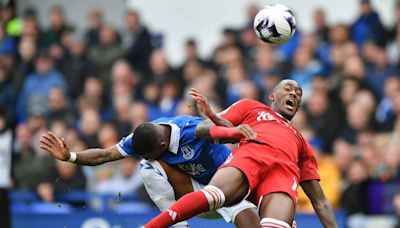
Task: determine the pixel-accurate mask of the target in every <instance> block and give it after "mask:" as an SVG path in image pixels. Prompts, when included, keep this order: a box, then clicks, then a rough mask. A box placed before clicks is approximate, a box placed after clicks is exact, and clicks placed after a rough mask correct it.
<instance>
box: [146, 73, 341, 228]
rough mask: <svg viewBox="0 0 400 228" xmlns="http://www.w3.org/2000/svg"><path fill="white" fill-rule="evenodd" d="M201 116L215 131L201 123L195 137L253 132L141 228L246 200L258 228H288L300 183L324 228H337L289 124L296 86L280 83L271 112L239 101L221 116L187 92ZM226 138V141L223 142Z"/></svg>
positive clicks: (304, 147) (309, 157) (310, 156)
mask: <svg viewBox="0 0 400 228" xmlns="http://www.w3.org/2000/svg"><path fill="white" fill-rule="evenodd" d="M190 94H191V96H192V98H193V99H194V100H195V101H196V104H197V106H198V108H199V110H200V111H201V112H203V113H204V114H205V115H206V116H207V117H209V118H210V120H211V121H213V122H214V123H215V124H216V126H212V127H210V126H209V123H207V122H204V132H201V128H200V130H199V131H200V132H196V134H197V135H202V136H204V135H206V136H207V134H208V135H209V137H210V138H215V136H216V135H217V136H224V135H232V131H233V130H232V128H231V127H229V124H226V122H227V121H228V122H230V123H231V124H233V126H238V125H240V124H248V125H249V126H250V127H251V128H253V130H254V131H255V132H256V133H257V136H256V137H255V138H252V139H248V138H242V139H241V140H240V143H239V147H238V148H237V149H236V150H235V151H234V152H233V153H232V154H233V155H232V157H230V158H228V160H227V161H226V162H225V163H224V164H223V165H222V166H221V167H220V169H219V170H218V171H217V172H216V173H215V175H214V177H213V178H212V179H211V181H210V183H209V185H207V186H206V187H204V188H203V189H202V190H201V191H199V192H193V193H190V194H188V195H186V196H184V197H182V198H181V199H180V200H179V201H177V202H176V203H175V204H174V205H173V206H171V208H170V209H168V210H167V211H165V212H163V213H162V214H160V215H159V216H157V217H156V218H154V219H153V220H151V221H150V222H149V223H148V224H147V225H145V227H168V226H169V225H171V224H174V223H176V222H179V221H181V220H185V219H188V218H190V217H193V216H194V215H196V214H199V213H202V212H206V211H211V210H215V209H218V208H220V207H222V206H230V205H234V204H236V203H238V202H240V201H241V200H242V199H244V198H246V197H247V198H248V199H249V200H250V201H252V202H253V203H254V204H255V205H258V208H259V214H260V218H261V221H260V224H261V227H282V228H290V227H291V226H290V225H289V224H292V222H293V219H294V214H295V207H296V204H297V189H298V186H299V184H300V185H301V186H302V188H303V190H304V191H305V193H306V194H307V196H308V197H309V198H310V200H311V202H312V204H313V206H314V209H315V211H316V213H317V215H318V217H319V219H320V221H321V223H322V224H323V226H324V227H337V225H336V222H335V218H334V212H333V209H332V207H331V205H330V204H329V202H328V201H327V199H326V197H325V195H324V193H323V191H322V189H321V186H320V185H319V175H318V173H317V163H316V158H315V156H314V153H313V151H312V149H311V146H310V145H309V144H308V143H307V141H306V140H305V139H304V138H303V136H302V135H301V134H300V133H299V132H298V131H297V130H296V129H294V128H293V127H292V126H291V124H290V120H291V119H292V117H293V116H294V115H295V113H296V112H297V110H298V108H299V107H300V102H301V96H302V90H301V88H300V86H299V85H298V84H297V82H296V81H293V80H283V81H281V82H280V83H279V84H278V85H276V86H275V87H274V89H273V91H272V92H271V94H270V95H269V99H270V100H271V101H272V103H271V107H268V106H266V105H265V104H262V103H260V102H258V101H254V100H241V101H238V102H236V103H235V104H233V105H231V106H230V107H229V108H227V109H226V110H225V111H223V112H222V113H221V114H220V115H216V114H214V113H213V112H212V111H211V109H210V107H209V106H208V103H207V100H206V99H205V98H204V97H203V96H202V95H201V94H199V93H198V92H197V91H195V90H192V91H191V92H190ZM227 138H229V137H227Z"/></svg>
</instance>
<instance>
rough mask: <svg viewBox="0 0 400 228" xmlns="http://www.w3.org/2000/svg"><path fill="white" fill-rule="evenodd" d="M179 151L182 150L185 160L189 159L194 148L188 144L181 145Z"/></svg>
mask: <svg viewBox="0 0 400 228" xmlns="http://www.w3.org/2000/svg"><path fill="white" fill-rule="evenodd" d="M181 151H182V154H183V157H184V158H185V159H186V160H190V159H192V158H193V156H194V150H193V149H192V148H190V146H188V145H185V146H183V147H182V148H181Z"/></svg>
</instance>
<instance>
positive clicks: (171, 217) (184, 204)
mask: <svg viewBox="0 0 400 228" xmlns="http://www.w3.org/2000/svg"><path fill="white" fill-rule="evenodd" d="M224 203H225V195H224V194H223V192H222V191H221V190H220V189H218V188H217V187H215V186H210V185H208V186H206V187H204V188H203V190H201V191H198V192H192V193H189V194H187V195H184V196H183V197H182V198H180V199H179V200H178V201H177V202H176V203H175V204H174V205H172V206H171V207H170V208H169V209H167V210H166V211H164V212H162V213H161V214H159V215H158V216H157V217H155V218H153V219H152V220H151V221H150V222H148V223H147V224H146V225H145V226H144V227H145V228H167V227H169V226H171V225H172V224H175V223H177V222H180V221H183V220H187V219H189V218H191V217H193V216H195V215H198V214H200V213H203V212H207V211H210V210H216V209H218V208H220V207H222V205H223V204H224Z"/></svg>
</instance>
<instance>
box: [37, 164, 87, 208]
mask: <svg viewBox="0 0 400 228" xmlns="http://www.w3.org/2000/svg"><path fill="white" fill-rule="evenodd" d="M42 178H43V179H42V181H41V182H40V183H39V185H38V186H37V188H36V189H37V192H38V195H39V197H40V198H41V199H42V200H43V201H45V202H54V201H55V200H57V195H56V194H57V193H62V192H68V191H74V190H85V186H86V179H85V177H84V175H83V172H82V170H81V167H80V166H78V165H76V164H72V163H68V162H63V161H56V166H55V169H54V170H51V172H49V173H47V174H46V175H45V176H44V177H42ZM80 203H85V202H79V203H78V205H79V204H80Z"/></svg>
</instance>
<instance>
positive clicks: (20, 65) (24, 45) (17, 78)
mask: <svg viewBox="0 0 400 228" xmlns="http://www.w3.org/2000/svg"><path fill="white" fill-rule="evenodd" d="M36 45H37V44H36V42H35V40H34V39H33V38H31V37H29V36H26V37H22V38H21V40H20V41H19V45H18V59H17V64H16V65H15V68H14V76H13V78H12V82H13V84H14V86H15V88H16V89H17V91H18V92H19V91H21V89H22V86H23V84H24V82H25V80H26V77H27V76H28V75H30V74H31V73H33V71H34V70H35V56H36V53H37V46H36Z"/></svg>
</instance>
